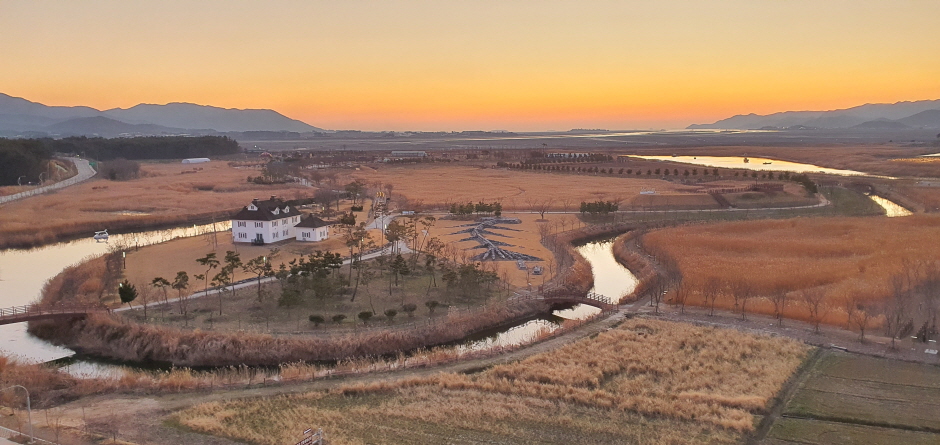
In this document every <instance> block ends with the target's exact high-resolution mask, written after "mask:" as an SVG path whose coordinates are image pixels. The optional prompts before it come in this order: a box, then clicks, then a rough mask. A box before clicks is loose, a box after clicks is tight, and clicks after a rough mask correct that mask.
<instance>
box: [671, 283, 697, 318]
mask: <svg viewBox="0 0 940 445" xmlns="http://www.w3.org/2000/svg"><path fill="white" fill-rule="evenodd" d="M691 293H692V291H691V290H690V289H689V287H688V286H683V285H681V284H679V285H677V286H676V288H675V290H673V293H672V299H671V300H670V301H671V302H672V303H673V304H675V305H676V306H678V307H679V313H680V314H684V313H685V304H686V302H688V301H689V295H690V294H691Z"/></svg>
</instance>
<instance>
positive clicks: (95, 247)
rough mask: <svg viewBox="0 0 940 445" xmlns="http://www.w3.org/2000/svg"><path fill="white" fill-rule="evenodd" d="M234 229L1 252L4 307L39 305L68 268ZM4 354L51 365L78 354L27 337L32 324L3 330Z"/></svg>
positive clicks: (195, 229) (224, 225)
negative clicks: (96, 258) (108, 255)
mask: <svg viewBox="0 0 940 445" xmlns="http://www.w3.org/2000/svg"><path fill="white" fill-rule="evenodd" d="M230 229H231V223H230V222H228V221H226V222H221V223H215V224H206V225H201V226H200V225H194V226H192V227H183V228H175V229H167V230H154V231H147V232H139V233H130V234H125V235H111V236H110V238H109V240H108V242H97V241H95V240H94V239H92V238H91V236H90V234H89V236H88V237H87V238H82V239H78V240H74V241H69V242H64V243H57V244H50V245H47V246H42V247H38V248H35V249H7V250H0V307H10V306H21V305H26V304H30V303H34V302H36V301H38V300H39V296H40V292H41V291H42V287H43V285H44V284H45V283H46V281H47V280H49V279H50V278H52V277H54V276H56V275H57V274H58V273H59V272H61V271H62V270H63V269H65V268H66V267H69V266H71V265H73V264H77V263H80V262H82V261H84V260H86V259H88V258H90V257H94V256H97V255H101V254H104V253H107V252H108V250H109V249H122V248H126V249H132V248H135V247H138V246H146V245H150V244H157V243H162V242H164V241H169V240H171V239H175V238H182V237H189V236H199V235H204V234H207V233H212V232H213V231H225V230H230ZM0 354H3V355H8V356H14V357H17V358H18V359H20V360H23V361H29V362H47V361H50V360H56V359H60V358H63V357H68V356H70V355H72V354H73V352H72V351H70V350H68V349H65V348H60V347H58V346H54V345H52V344H49V343H46V342H45V341H42V340H39V339H37V338H35V337H33V336H31V335H29V334H28V333H26V323H15V324H9V325H2V326H0Z"/></svg>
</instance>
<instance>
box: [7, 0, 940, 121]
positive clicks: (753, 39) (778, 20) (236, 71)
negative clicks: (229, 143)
mask: <svg viewBox="0 0 940 445" xmlns="http://www.w3.org/2000/svg"><path fill="white" fill-rule="evenodd" d="M938 12H940V4H937V3H926V2H903V3H888V2H874V1H831V2H824V3H818V2H812V1H806V0H799V1H788V2H773V3H767V2H752V1H730V0H728V1H720V2H708V3H697V2H693V3H690V2H682V1H668V2H656V3H655V4H649V3H642V2H619V3H608V2H588V3H584V2H539V3H526V2H473V3H463V2H410V1H401V2H382V3H366V2H344V3H341V4H339V3H331V2H310V3H303V4H296V3H293V2H268V3H264V4H257V3H252V2H201V3H197V4H190V3H184V2H174V1H169V2H153V3H150V2H144V3H140V2H135V3H125V2H108V1H99V2H82V3H52V2H25V1H22V2H21V1H12V2H3V3H2V4H0V26H2V28H3V29H4V32H5V34H6V35H8V36H15V38H7V39H2V40H0V51H2V53H3V54H4V55H5V56H6V57H5V59H6V60H5V61H6V62H7V66H8V67H10V68H11V69H7V70H4V71H2V72H0V87H2V88H0V90H2V91H3V92H4V93H6V94H10V95H12V96H18V97H23V98H26V99H28V100H31V101H36V102H40V103H43V104H46V105H65V106H74V105H86V106H91V107H95V108H98V109H110V108H128V107H132V106H134V105H137V104H138V103H155V104H165V103H169V102H189V103H197V104H204V105H212V106H217V107H223V108H240V109H244V108H269V109H273V110H276V111H278V112H280V113H282V114H284V115H286V116H288V117H290V118H294V119H299V120H302V121H304V122H306V123H308V124H310V125H314V126H317V127H321V128H328V129H348V130H364V131H383V130H384V131H407V130H414V131H461V130H507V131H567V130H570V129H573V128H603V129H608V130H629V129H637V130H649V129H655V130H658V129H680V128H684V127H686V126H687V125H689V124H693V123H709V122H714V121H716V120H719V119H723V118H727V117H730V116H733V115H737V114H748V113H757V114H769V113H774V112H779V111H788V110H831V109H840V108H848V107H852V106H856V105H861V104H865V103H894V102H898V101H916V100H925V99H934V98H937V97H940V83H938V82H936V79H937V78H940V61H938V60H936V58H932V57H927V55H929V54H937V53H940V39H936V38H935V35H934V25H933V23H932V18H933V17H935V16H936V15H937V13H938Z"/></svg>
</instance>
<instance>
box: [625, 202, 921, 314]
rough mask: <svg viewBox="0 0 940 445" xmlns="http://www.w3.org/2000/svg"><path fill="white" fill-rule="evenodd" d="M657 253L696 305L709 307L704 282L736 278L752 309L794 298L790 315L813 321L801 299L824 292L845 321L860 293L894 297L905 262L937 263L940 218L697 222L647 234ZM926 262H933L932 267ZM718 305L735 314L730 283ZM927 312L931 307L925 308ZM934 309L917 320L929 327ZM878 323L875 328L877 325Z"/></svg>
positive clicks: (869, 300) (828, 307)
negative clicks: (893, 282) (672, 265)
mask: <svg viewBox="0 0 940 445" xmlns="http://www.w3.org/2000/svg"><path fill="white" fill-rule="evenodd" d="M643 243H644V246H645V247H646V248H647V249H648V250H650V251H651V252H654V253H657V254H664V255H667V256H669V257H671V258H673V259H675V260H676V262H677V264H678V266H679V268H680V270H681V271H682V274H683V277H684V281H683V283H684V286H688V289H689V290H690V295H689V299H688V302H687V303H688V304H692V305H697V306H706V302H705V300H704V294H703V293H702V289H703V287H702V286H703V285H704V283H706V282H707V281H708V280H709V279H727V278H728V277H729V272H730V271H734V273H733V275H734V280H735V281H738V282H744V283H746V284H748V285H749V286H750V290H749V292H750V293H751V294H752V295H750V296H751V297H757V298H754V299H752V300H751V301H749V302H748V307H749V309H748V311H750V312H761V313H765V314H773V309H774V308H773V305H772V304H771V302H770V301H768V300H767V299H766V298H764V297H767V296H769V295H771V294H773V293H775V292H784V293H786V294H787V295H788V298H789V300H790V302H789V304H788V305H787V306H786V308H785V310H784V315H785V316H786V317H790V318H795V319H803V320H806V319H807V313H806V309H805V308H804V306H803V305H802V304H800V303H799V302H798V301H797V300H798V298H799V296H800V292H803V291H805V290H813V291H819V292H822V293H823V294H824V304H823V306H824V307H825V308H824V309H825V310H823V311H822V312H823V314H821V315H825V317H824V322H827V323H831V324H837V325H838V324H844V323H845V322H846V312H845V310H844V309H842V307H843V306H844V304H843V303H844V301H845V299H846V298H847V297H848V296H855V297H857V298H858V299H859V301H860V302H861V303H862V304H865V305H868V307H870V308H873V309H872V310H875V308H877V307H878V305H879V304H880V302H882V301H884V300H885V299H886V298H887V297H888V295H889V294H890V292H891V286H890V279H891V276H892V275H894V274H897V273H899V272H902V266H903V265H904V264H905V263H904V261H908V264H919V265H924V267H928V266H929V264H933V262H935V261H936V259H937V257H936V248H935V246H936V245H937V244H938V243H940V218H938V217H935V216H923V215H915V216H909V217H904V218H884V217H870V218H795V219H788V220H765V221H745V222H733V223H725V224H707V225H693V226H686V227H678V228H669V229H663V230H657V231H653V232H650V233H648V234H646V235H645V236H644V237H643ZM924 262H926V263H924ZM715 306H716V307H719V308H724V309H733V308H734V307H735V301H734V298H733V295H732V293H731V291H730V289H728V288H727V286H726V287H725V288H724V289H722V290H721V291H720V293H719V296H718V298H717V300H716V304H715ZM925 311H926V309H925ZM928 315H929V314H927V313H926V312H924V314H921V315H920V316H918V317H916V319H915V320H914V322H915V323H922V322H923V320H922V318H923V317H924V316H928ZM873 325H874V324H873Z"/></svg>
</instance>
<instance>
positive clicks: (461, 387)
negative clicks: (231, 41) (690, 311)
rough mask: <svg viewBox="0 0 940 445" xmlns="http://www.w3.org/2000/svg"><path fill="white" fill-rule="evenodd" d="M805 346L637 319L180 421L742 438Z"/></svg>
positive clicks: (405, 438)
mask: <svg viewBox="0 0 940 445" xmlns="http://www.w3.org/2000/svg"><path fill="white" fill-rule="evenodd" d="M807 352H808V348H807V347H805V346H803V345H801V344H800V343H798V342H795V341H792V340H789V339H783V338H774V337H766V336H753V335H749V334H744V333H740V332H737V331H733V330H726V329H716V328H704V327H698V326H692V325H684V324H678V323H672V322H665V321H659V320H648V319H633V320H628V321H626V322H625V323H623V324H622V325H621V326H619V327H617V328H615V329H612V330H610V331H607V332H604V333H601V334H600V335H598V336H596V337H594V338H589V339H584V340H581V341H579V342H576V343H574V344H571V345H568V346H565V347H562V348H559V349H556V350H554V351H551V352H547V353H543V354H539V355H536V356H533V357H531V358H529V359H526V360H523V361H521V362H518V363H513V364H508V365H502V366H497V367H495V368H492V369H490V370H488V371H484V372H482V373H479V374H474V375H466V374H450V373H442V374H437V375H433V376H429V377H413V378H406V379H402V380H398V381H387V380H386V381H377V382H373V383H366V384H356V385H347V386H343V387H340V388H337V389H335V390H333V391H331V392H313V393H307V394H300V395H288V396H280V397H275V398H264V399H242V400H236V401H229V402H212V403H206V404H200V405H197V406H195V407H193V408H190V409H187V410H184V411H182V412H180V413H178V414H177V420H178V421H179V422H180V423H181V424H183V425H185V426H187V427H189V428H192V429H194V430H196V431H200V432H204V433H209V434H215V435H220V436H226V437H229V438H233V439H236V440H243V441H247V442H250V443H257V444H277V443H288V442H290V441H291V440H296V438H295V437H294V436H293V434H295V433H297V432H300V431H303V430H304V429H305V428H310V427H314V428H323V429H324V430H325V431H326V432H327V434H328V437H329V439H330V441H331V443H337V444H355V443H401V442H408V443H439V442H440V440H441V438H442V437H447V438H448V440H449V441H454V442H459V441H463V440H468V441H472V440H475V441H487V440H498V441H499V442H500V443H533V442H543V441H544V442H561V443H650V444H653V443H671V444H692V443H736V442H738V441H740V439H741V435H742V434H744V433H746V432H748V431H751V430H752V429H753V424H754V419H753V415H754V414H755V413H760V412H763V410H764V409H765V406H766V404H767V402H768V401H769V400H770V399H771V398H772V397H774V396H775V395H776V393H777V392H778V391H779V389H780V387H781V386H782V385H783V383H784V382H785V381H786V380H787V379H788V378H789V377H790V375H792V373H793V372H795V370H796V369H797V368H798V366H799V365H800V363H801V362H802V360H803V359H804V357H805V356H806V353H807ZM471 438H472V439H471Z"/></svg>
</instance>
